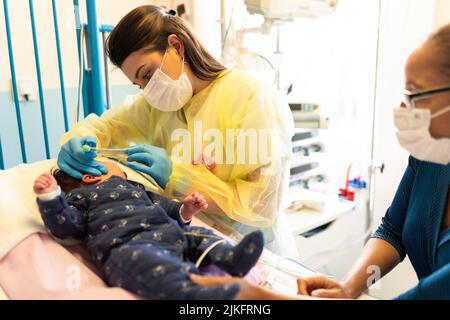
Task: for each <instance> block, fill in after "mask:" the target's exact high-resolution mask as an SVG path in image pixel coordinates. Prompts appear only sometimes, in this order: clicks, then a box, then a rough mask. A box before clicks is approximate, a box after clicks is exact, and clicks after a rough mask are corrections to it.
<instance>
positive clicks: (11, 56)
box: [3, 0, 27, 163]
mask: <svg viewBox="0 0 450 320" xmlns="http://www.w3.org/2000/svg"><path fill="white" fill-rule="evenodd" d="M3 10H4V12H5V28H6V39H7V42H8V54H9V65H10V68H11V78H12V85H13V93H14V104H15V106H16V118H17V127H18V129H19V140H20V149H21V152H22V161H23V162H24V163H27V152H26V149H25V139H24V134H23V127H22V115H21V112H20V101H19V92H18V90H17V78H16V67H15V63H14V50H13V45H12V39H11V26H10V23H9V8H8V0H3Z"/></svg>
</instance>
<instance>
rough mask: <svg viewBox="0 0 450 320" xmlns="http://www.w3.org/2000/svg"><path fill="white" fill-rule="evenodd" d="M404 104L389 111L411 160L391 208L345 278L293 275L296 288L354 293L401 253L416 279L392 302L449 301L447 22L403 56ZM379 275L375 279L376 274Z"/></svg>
mask: <svg viewBox="0 0 450 320" xmlns="http://www.w3.org/2000/svg"><path fill="white" fill-rule="evenodd" d="M405 75H406V88H405V90H404V99H403V100H404V101H403V102H402V104H401V106H400V108H397V109H395V110H394V117H395V126H396V127H397V137H398V140H399V143H400V144H401V146H402V147H404V148H405V149H406V150H407V151H408V152H409V153H410V154H411V156H410V158H409V164H408V167H407V168H406V172H405V174H404V176H403V179H402V181H401V183H400V186H399V187H398V190H397V193H396V195H395V197H394V200H393V202H392V205H391V207H390V208H389V209H388V210H387V213H386V215H385V217H384V218H383V220H382V223H381V225H380V226H379V228H378V230H377V231H376V232H375V234H374V235H373V236H372V237H371V239H370V240H369V241H368V242H367V244H366V246H365V248H364V250H363V252H362V254H361V256H360V257H359V259H357V261H356V263H355V264H354V266H353V267H352V268H351V270H350V272H349V274H348V276H347V277H346V279H345V280H344V281H343V282H340V283H339V282H336V281H333V280H330V279H328V278H326V277H313V278H308V279H299V280H298V286H299V293H300V294H304V295H311V296H314V297H326V298H355V297H358V296H359V295H360V294H361V293H362V292H363V291H364V290H366V289H367V288H368V286H369V285H371V284H372V283H373V278H374V270H377V271H378V272H379V274H380V276H383V275H385V274H387V273H388V272H389V271H391V270H392V269H393V268H394V267H395V266H397V265H398V264H399V263H400V262H401V261H402V260H403V259H404V258H405V256H406V255H408V257H409V259H410V260H411V263H412V265H413V267H414V269H415V271H416V273H417V277H418V279H419V283H418V284H417V285H416V286H415V287H414V288H411V289H410V290H408V291H407V292H405V293H403V294H401V295H400V296H398V297H397V299H450V200H449V198H450V195H449V185H450V25H447V26H445V27H443V28H442V29H440V30H438V31H437V32H436V33H434V34H432V35H431V36H430V37H429V38H428V40H427V41H426V42H425V43H424V44H423V45H422V46H420V47H419V48H418V49H417V50H416V51H414V52H413V54H412V55H411V56H410V58H409V59H408V62H407V65H406V69H405ZM376 280H378V279H376Z"/></svg>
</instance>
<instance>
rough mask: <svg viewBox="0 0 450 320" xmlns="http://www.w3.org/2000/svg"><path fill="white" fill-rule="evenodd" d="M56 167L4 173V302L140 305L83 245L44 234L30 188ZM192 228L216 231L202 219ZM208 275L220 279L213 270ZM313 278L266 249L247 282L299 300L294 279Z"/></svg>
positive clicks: (0, 266)
mask: <svg viewBox="0 0 450 320" xmlns="http://www.w3.org/2000/svg"><path fill="white" fill-rule="evenodd" d="M55 165H56V163H55V161H54V160H48V161H42V162H38V163H35V164H31V165H20V166H18V167H15V168H13V169H9V170H6V171H0V299H138V298H139V297H137V296H135V295H133V294H131V293H129V292H127V291H125V290H122V289H120V288H108V287H107V286H106V285H105V283H104V282H103V281H102V280H101V278H100V277H99V275H98V274H97V273H96V270H95V268H94V267H93V265H92V264H91V263H90V259H89V257H87V255H86V251H84V250H83V247H82V246H81V245H74V244H70V243H67V244H66V245H65V246H63V245H61V244H59V243H57V242H55V241H53V239H51V238H50V236H49V235H48V234H47V233H46V232H45V229H44V226H43V225H42V220H41V218H40V215H39V211H38V208H37V205H36V196H35V195H34V193H33V190H32V187H33V182H34V180H35V179H36V178H37V177H38V176H39V175H40V174H42V173H43V172H48V171H50V169H51V168H53V167H55ZM119 166H121V168H122V170H124V171H125V172H126V173H127V175H128V178H129V179H131V180H135V181H138V182H140V183H142V184H144V185H145V186H146V188H148V189H154V188H155V187H154V186H153V185H152V184H151V183H149V181H148V180H146V179H144V177H142V176H141V175H139V174H137V173H136V172H134V171H132V170H131V169H129V168H127V167H125V166H122V165H120V164H119ZM193 224H194V225H199V226H204V227H209V228H211V226H212V225H213V224H212V223H211V221H210V220H209V219H208V217H207V216H204V215H202V214H200V215H198V216H196V217H195V218H194V220H193ZM215 231H216V232H217V233H220V234H222V235H223V236H226V237H228V238H229V239H230V240H232V241H233V240H237V239H238V238H239V236H240V235H238V234H233V231H232V230H225V229H222V230H217V229H215ZM207 272H208V273H209V274H211V275H222V274H221V273H220V272H219V271H218V270H217V269H214V268H210V270H207ZM311 274H314V271H312V270H310V269H308V268H306V267H304V266H302V265H301V264H299V263H297V262H295V261H292V260H289V259H284V258H281V257H279V256H277V255H275V254H273V253H272V252H270V251H268V250H266V249H265V250H264V253H263V255H262V258H261V259H260V261H259V263H258V264H257V266H256V267H255V268H254V269H253V270H252V271H251V272H250V273H249V275H248V276H247V277H246V279H247V280H248V281H250V282H253V283H257V284H261V285H265V286H270V287H271V288H273V289H274V290H277V291H280V292H283V293H288V294H295V293H296V291H297V287H296V281H295V280H296V277H298V276H306V275H311Z"/></svg>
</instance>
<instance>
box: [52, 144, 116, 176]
mask: <svg viewBox="0 0 450 320" xmlns="http://www.w3.org/2000/svg"><path fill="white" fill-rule="evenodd" d="M84 145H88V146H90V147H96V146H97V141H96V140H95V138H94V137H74V138H72V139H70V140H69V141H67V143H66V144H65V145H63V146H62V148H61V151H60V152H59V155H58V167H59V169H61V170H62V171H64V172H65V173H67V174H68V175H69V176H71V177H74V178H75V179H81V178H82V177H83V174H90V175H92V176H96V177H98V176H101V175H103V174H106V173H108V169H107V168H106V167H105V166H104V165H103V164H101V163H99V162H98V161H95V160H94V158H95V157H96V156H97V152H94V151H88V152H85V151H84V150H83V146H84Z"/></svg>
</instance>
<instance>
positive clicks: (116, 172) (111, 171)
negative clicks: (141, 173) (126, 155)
mask: <svg viewBox="0 0 450 320" xmlns="http://www.w3.org/2000/svg"><path fill="white" fill-rule="evenodd" d="M100 163H101V164H103V165H104V166H105V167H106V168H107V169H108V173H107V174H104V175H102V176H100V177H94V176H91V175H89V174H85V175H84V176H83V184H84V185H85V186H86V185H95V184H100V183H102V182H104V181H106V180H108V179H109V178H111V177H112V176H118V177H121V178H124V179H126V178H127V175H126V173H125V172H123V171H122V170H121V169H120V168H119V166H118V165H116V164H115V163H113V162H100Z"/></svg>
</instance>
